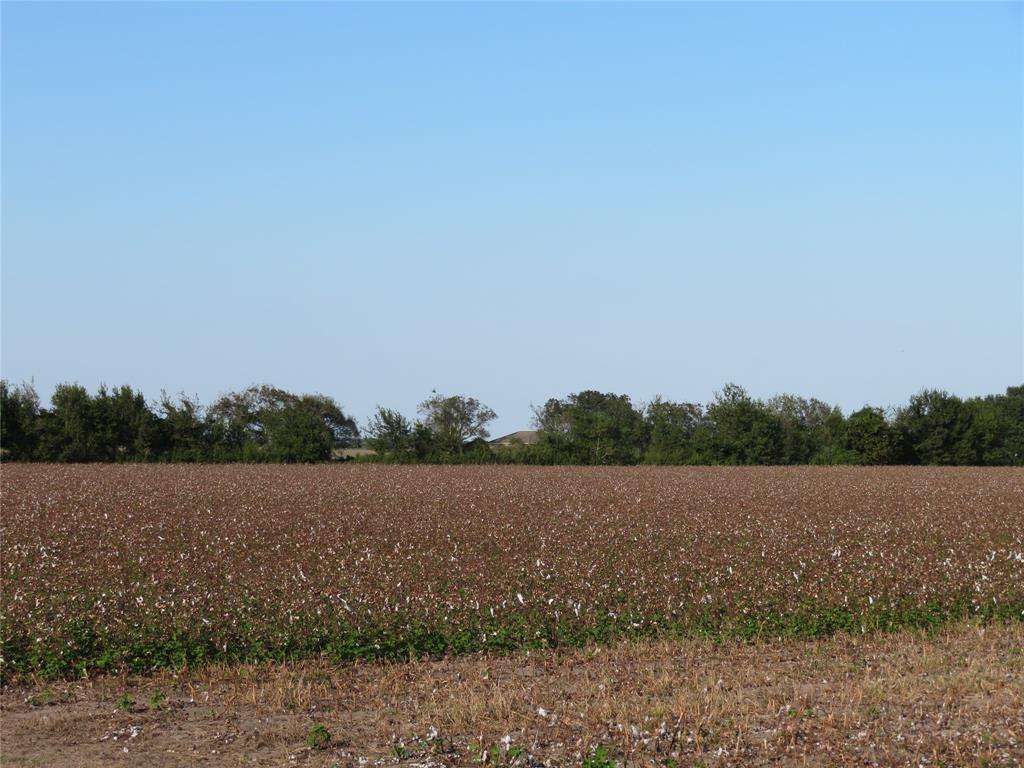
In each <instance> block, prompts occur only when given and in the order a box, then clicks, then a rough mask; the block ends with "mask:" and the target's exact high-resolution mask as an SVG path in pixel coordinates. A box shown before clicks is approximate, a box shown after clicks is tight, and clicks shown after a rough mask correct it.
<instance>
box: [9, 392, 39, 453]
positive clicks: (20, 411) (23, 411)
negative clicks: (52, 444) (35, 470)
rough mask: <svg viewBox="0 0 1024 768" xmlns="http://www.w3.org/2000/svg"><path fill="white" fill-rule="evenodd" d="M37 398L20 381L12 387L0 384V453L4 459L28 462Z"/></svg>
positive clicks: (34, 432) (35, 428)
mask: <svg viewBox="0 0 1024 768" xmlns="http://www.w3.org/2000/svg"><path fill="white" fill-rule="evenodd" d="M39 419H40V412H39V395H37V394H36V390H35V388H34V387H33V386H32V385H31V384H28V383H25V382H22V383H21V384H20V385H18V386H17V387H12V386H11V385H10V384H8V382H7V381H6V380H2V381H0V454H2V456H3V458H4V459H12V460H14V461H31V460H32V459H34V458H35V457H36V456H35V454H36V445H37V444H38V442H39V431H40V422H39Z"/></svg>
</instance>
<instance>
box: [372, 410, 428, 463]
mask: <svg viewBox="0 0 1024 768" xmlns="http://www.w3.org/2000/svg"><path fill="white" fill-rule="evenodd" d="M365 432H366V435H367V443H368V444H369V446H370V447H371V448H373V450H375V451H376V452H377V453H378V454H379V455H380V456H382V457H383V458H385V459H388V460H390V461H409V460H411V459H413V458H415V457H416V450H415V445H414V440H413V424H412V423H411V422H410V421H409V420H408V419H407V418H405V416H403V415H402V414H401V413H399V412H398V411H396V410H394V409H392V408H385V407H384V406H381V405H378V406H377V410H376V411H374V414H373V416H371V417H370V421H369V423H368V424H367V425H366V430H365Z"/></svg>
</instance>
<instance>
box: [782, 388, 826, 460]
mask: <svg viewBox="0 0 1024 768" xmlns="http://www.w3.org/2000/svg"><path fill="white" fill-rule="evenodd" d="M766 405H767V409H768V411H769V412H770V413H772V414H773V415H774V416H775V417H776V418H777V419H778V424H779V428H780V433H779V440H780V446H779V449H780V452H781V453H780V456H779V460H780V461H781V462H782V463H784V464H807V463H810V462H812V461H814V462H818V463H830V462H831V461H833V460H834V459H835V455H834V454H835V449H836V448H837V447H838V443H839V436H840V434H841V432H842V422H843V412H842V411H841V410H840V409H839V407H838V406H835V405H829V404H828V403H826V402H823V401H821V400H818V399H817V398H813V397H812V398H811V399H810V400H808V399H807V398H804V397H799V396H797V395H788V394H783V395H776V396H775V397H773V398H771V399H770V400H769V401H768V403H767V404H766Z"/></svg>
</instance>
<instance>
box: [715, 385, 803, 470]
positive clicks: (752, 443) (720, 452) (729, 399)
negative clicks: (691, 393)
mask: <svg viewBox="0 0 1024 768" xmlns="http://www.w3.org/2000/svg"><path fill="white" fill-rule="evenodd" d="M707 419H708V422H709V433H710V446H709V449H710V458H711V459H712V460H713V461H715V462H719V463H723V464H780V463H782V462H783V461H784V460H785V458H786V457H785V445H784V442H783V425H782V421H781V419H780V418H779V417H778V415H777V414H774V413H772V412H771V411H770V410H769V409H768V407H767V406H765V404H764V403H762V402H761V401H760V400H754V399H752V398H751V397H750V395H748V394H747V391H746V390H745V389H743V387H741V386H739V385H738V384H726V385H725V386H724V387H722V391H721V392H716V393H715V400H714V401H713V402H712V403H711V404H710V405H709V406H708V408H707Z"/></svg>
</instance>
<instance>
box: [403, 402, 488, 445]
mask: <svg viewBox="0 0 1024 768" xmlns="http://www.w3.org/2000/svg"><path fill="white" fill-rule="evenodd" d="M418 410H419V413H420V415H421V416H423V423H424V424H425V425H426V427H427V428H428V429H429V430H430V432H431V433H432V434H433V437H434V444H435V446H436V448H437V450H438V451H440V452H441V454H442V455H443V454H450V455H451V454H462V453H463V452H464V451H465V446H466V443H468V442H470V441H472V440H475V439H477V438H479V439H482V440H486V439H487V438H488V437H490V433H489V432H488V431H487V425H488V424H489V423H490V422H492V421H494V419H496V418H497V414H496V413H495V412H494V411H493V410H491V409H490V408H488V407H487V406H486V405H484V404H483V403H481V402H480V401H479V400H477V399H476V398H475V397H464V396H463V395H450V396H445V395H439V394H438V393H437V392H434V393H433V394H432V395H431V396H430V397H428V398H427V399H426V400H424V401H423V402H422V403H420V405H419V409H418Z"/></svg>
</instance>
